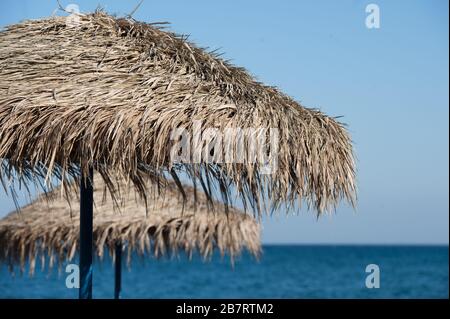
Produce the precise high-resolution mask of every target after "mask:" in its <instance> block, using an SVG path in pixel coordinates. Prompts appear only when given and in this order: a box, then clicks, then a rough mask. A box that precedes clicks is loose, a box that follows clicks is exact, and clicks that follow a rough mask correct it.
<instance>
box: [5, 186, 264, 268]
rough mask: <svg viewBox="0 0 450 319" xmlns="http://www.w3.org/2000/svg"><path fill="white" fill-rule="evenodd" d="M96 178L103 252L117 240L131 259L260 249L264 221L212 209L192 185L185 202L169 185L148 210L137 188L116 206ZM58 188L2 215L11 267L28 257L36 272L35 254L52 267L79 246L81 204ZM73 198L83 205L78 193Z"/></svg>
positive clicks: (96, 232)
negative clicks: (63, 194) (212, 210)
mask: <svg viewBox="0 0 450 319" xmlns="http://www.w3.org/2000/svg"><path fill="white" fill-rule="evenodd" d="M94 183H95V184H94V200H95V203H96V206H95V208H94V229H93V237H94V245H95V252H96V255H97V256H98V257H100V258H102V257H103V256H104V253H105V252H104V250H105V249H106V250H107V251H108V252H109V254H110V256H111V257H113V258H114V257H115V249H114V248H115V244H116V242H120V243H122V244H123V245H124V248H125V250H126V251H127V253H128V258H127V259H128V262H130V260H131V254H132V253H133V252H137V253H138V254H140V255H143V254H145V253H148V254H153V255H154V256H156V257H159V256H163V255H168V254H171V255H177V254H178V253H179V251H184V252H186V254H187V255H188V256H191V255H192V254H193V253H194V252H195V251H197V252H199V253H200V254H201V256H203V258H205V259H207V258H208V257H210V256H211V254H212V252H213V250H214V249H218V251H219V252H220V254H221V255H222V256H224V255H225V254H228V255H229V256H230V257H231V260H232V261H233V259H234V258H235V257H236V256H237V255H239V254H240V253H241V251H242V250H243V249H247V250H248V251H249V252H250V253H251V254H253V255H254V256H256V257H257V256H258V255H259V253H260V249H261V247H260V226H259V224H258V223H257V222H256V221H255V220H254V219H253V218H252V217H250V216H248V215H247V214H244V213H243V212H240V211H238V210H236V209H234V208H230V210H229V213H228V214H223V213H214V212H209V211H208V210H209V208H208V206H207V205H206V202H207V199H206V196H205V195H204V194H202V193H200V192H199V193H198V194H197V202H196V203H194V199H193V189H192V188H191V187H188V186H184V190H185V191H186V196H187V200H186V201H185V202H184V201H183V199H182V198H181V196H180V194H179V192H178V191H177V190H176V186H175V185H174V184H170V185H167V186H166V192H165V195H164V196H163V197H159V198H156V199H155V200H154V201H153V202H152V203H151V204H149V211H150V213H149V214H148V215H146V210H145V204H144V203H143V202H142V200H139V198H138V196H137V194H136V192H135V191H134V190H130V191H129V192H127V193H126V195H125V194H124V196H123V198H125V200H124V201H123V202H121V203H119V204H118V205H119V207H120V210H121V212H114V207H115V205H114V204H113V202H112V200H111V197H110V194H107V196H106V197H105V196H104V194H103V192H102V190H103V188H104V185H103V182H102V180H101V179H100V178H96V179H95V181H94ZM122 186H123V185H122ZM147 187H150V188H151V186H148V185H147ZM57 192H58V190H55V191H54V192H52V193H50V194H48V195H47V197H45V198H44V197H43V196H41V197H40V198H38V199H37V200H36V201H35V202H33V203H31V204H30V205H28V206H26V207H23V208H22V209H21V211H20V212H13V213H11V214H9V215H8V216H7V217H5V218H4V219H2V220H0V262H1V263H5V264H8V265H9V266H10V269H11V270H12V269H13V267H14V265H16V264H19V265H20V269H21V270H22V271H23V270H24V268H25V265H26V261H27V260H28V261H29V271H30V273H31V274H33V273H34V271H35V267H36V260H39V259H41V262H42V263H43V265H42V267H44V266H45V261H46V260H47V261H48V263H49V265H48V266H49V267H50V268H52V267H53V266H54V264H55V263H56V264H58V265H61V263H62V262H64V261H70V260H72V259H73V258H74V256H75V254H76V252H77V251H78V240H79V213H78V212H77V209H75V211H71V209H70V206H68V205H67V201H66V200H64V199H62V198H60V197H59V196H58V193H57ZM49 198H50V199H51V200H50V201H49V200H48V199H49ZM69 203H71V204H72V206H73V207H74V208H75V207H78V206H77V199H76V198H72V199H70V200H69ZM215 204H216V206H218V207H220V204H219V203H215ZM71 215H72V217H71Z"/></svg>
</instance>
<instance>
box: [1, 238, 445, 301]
mask: <svg viewBox="0 0 450 319" xmlns="http://www.w3.org/2000/svg"><path fill="white" fill-rule="evenodd" d="M448 251H449V250H448V246H329V245H306V246H305V245H266V246H264V247H263V254H262V256H261V258H260V260H259V261H255V259H254V258H252V257H251V256H249V255H246V254H244V255H243V256H241V257H240V258H239V259H238V260H236V262H235V265H234V267H232V266H231V264H230V262H229V260H228V259H223V260H222V259H221V258H220V256H219V255H215V256H214V257H213V258H212V260H211V261H210V262H205V261H202V259H201V258H200V257H199V256H194V258H193V259H192V260H190V261H189V260H188V259H187V258H186V257H182V256H180V257H177V258H164V259H158V260H157V259H154V258H150V257H146V258H141V257H138V256H133V258H132V262H131V267H130V269H129V270H128V269H127V267H126V266H124V269H123V272H122V298H448V297H449V256H448ZM369 264H376V265H378V267H379V270H380V287H379V288H372V289H369V288H367V287H366V277H367V276H368V275H370V274H369V273H366V266H367V265H369ZM62 268H63V269H62V271H61V272H60V273H58V271H57V270H56V271H55V270H53V271H52V272H50V273H49V272H48V270H45V271H44V272H43V271H41V269H40V267H37V270H36V274H35V275H34V277H32V278H30V277H29V276H28V275H27V274H24V275H20V274H17V273H16V275H15V276H12V275H11V274H10V272H9V271H8V269H7V267H6V266H4V265H3V266H1V267H0V298H77V296H78V291H77V289H69V288H67V287H66V276H67V274H66V273H65V272H64V267H62ZM93 281H94V287H93V296H94V298H111V297H112V296H113V290H114V268H113V265H112V262H111V260H110V259H109V258H106V259H105V260H103V261H102V262H100V261H96V262H95V265H94V276H93Z"/></svg>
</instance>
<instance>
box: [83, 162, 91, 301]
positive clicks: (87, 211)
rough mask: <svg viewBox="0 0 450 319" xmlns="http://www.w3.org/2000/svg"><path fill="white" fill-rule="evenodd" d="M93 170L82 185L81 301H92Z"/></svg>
mask: <svg viewBox="0 0 450 319" xmlns="http://www.w3.org/2000/svg"><path fill="white" fill-rule="evenodd" d="M92 178H93V170H92V168H89V176H87V177H86V178H81V183H80V290H79V298H80V299H92V218H93V216H92V212H93V203H94V194H93V193H94V190H93V187H92Z"/></svg>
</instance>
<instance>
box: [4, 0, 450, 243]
mask: <svg viewBox="0 0 450 319" xmlns="http://www.w3.org/2000/svg"><path fill="white" fill-rule="evenodd" d="M61 2H62V4H63V5H64V6H66V5H68V4H69V3H76V4H78V5H79V7H80V9H81V11H82V12H89V11H93V10H94V9H95V8H96V7H97V5H101V6H102V7H103V8H105V9H106V10H107V11H108V12H109V13H113V14H117V15H124V14H126V13H129V12H130V11H132V9H133V7H134V6H135V4H137V3H138V1H137V0H136V1H129V2H127V3H125V2H123V1H120V2H119V1H106V0H99V1H98V2H97V1H63V0H62V1H61ZM369 3H376V4H378V5H379V7H380V12H381V27H380V29H367V28H366V27H365V18H366V15H367V14H366V13H365V7H366V5H367V4H369ZM56 8H57V3H56V0H51V1H17V0H16V1H1V2H0V26H5V25H7V24H11V23H16V22H19V21H22V20H24V19H30V18H41V17H46V16H49V15H51V14H52V13H53V11H54V10H55V9H56ZM134 17H135V18H136V19H138V20H143V21H147V22H152V21H169V22H171V23H172V25H171V29H172V30H173V31H176V32H178V33H184V34H190V35H191V37H190V39H191V40H192V41H194V42H196V43H197V44H199V45H200V46H205V47H206V46H207V47H210V48H220V49H221V51H222V52H224V53H225V58H227V59H231V60H232V62H233V63H235V64H237V65H240V66H244V67H246V68H247V69H248V70H249V71H250V72H251V73H252V74H253V75H255V76H256V77H257V78H258V79H259V80H261V81H263V82H265V83H266V84H270V85H275V86H278V87H279V88H280V89H281V90H283V91H284V92H286V93H287V94H289V95H291V96H292V97H294V98H295V99H297V100H298V101H300V102H301V103H302V104H304V105H306V106H310V107H317V108H320V109H321V110H323V111H324V112H325V113H327V114H329V115H333V116H337V115H344V118H343V120H344V121H345V122H346V123H347V124H348V125H349V128H350V132H351V134H352V136H353V139H354V142H355V148H356V154H357V157H358V162H357V164H358V186H359V202H358V207H357V210H356V211H353V210H352V209H350V208H349V207H346V206H343V207H340V208H339V209H338V211H337V214H334V215H332V216H325V217H322V218H320V219H319V220H316V218H315V216H314V214H313V213H311V212H307V211H305V212H302V214H301V215H300V216H290V217H288V218H286V216H284V215H280V217H279V218H278V219H277V218H271V219H269V220H266V221H265V223H264V235H263V238H264V241H265V242H266V243H275V242H276V243H279V242H284V243H360V244H362V243H445V244H448V239H449V195H448V192H449V169H448V166H449V140H448V136H449V135H448V134H449V122H448V121H449V119H448V116H449V114H448V113H449V91H448V85H449V74H448V68H449V51H448V50H449V46H448V45H449V43H448V2H447V1H444V0H442V1H439V0H431V1H430V0H422V1H411V0H408V1H375V0H374V1H356V0H353V1H350V0H347V1H331V0H330V1H295V0H291V1H287V0H285V1H282V0H280V1H273V0H272V1H261V0H252V1H220V2H219V1H209V0H202V1H182V0H179V1H152V0H145V1H144V3H143V4H142V6H141V8H140V9H139V10H138V11H137V12H136V13H135V15H134ZM24 202H25V201H24V200H23V199H22V200H21V203H24ZM13 208H14V203H13V200H12V199H11V198H9V197H7V196H6V195H5V194H4V193H3V192H1V193H0V216H3V215H5V214H6V213H7V212H9V211H10V210H12V209H13Z"/></svg>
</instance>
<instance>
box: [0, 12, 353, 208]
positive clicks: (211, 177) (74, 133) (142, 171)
mask: <svg viewBox="0 0 450 319" xmlns="http://www.w3.org/2000/svg"><path fill="white" fill-rule="evenodd" d="M77 17H78V19H79V21H78V22H79V24H78V25H75V26H71V25H67V24H66V22H67V20H66V18H63V17H53V18H49V19H43V20H37V21H25V22H23V23H20V24H16V25H12V26H9V27H7V28H6V30H4V31H2V32H0V72H1V73H0V158H1V159H3V163H2V168H1V169H2V182H3V183H7V182H8V179H13V178H15V177H19V178H20V179H22V180H33V181H36V179H43V178H47V180H48V177H49V175H50V174H56V175H57V176H59V178H62V179H68V180H70V179H71V178H76V179H79V178H80V174H83V175H84V176H87V171H88V169H89V167H94V168H95V169H96V170H97V171H99V172H101V174H102V176H103V177H105V182H106V183H107V184H108V187H110V188H111V189H113V188H114V187H115V185H114V183H113V181H114V180H115V179H116V178H125V179H126V180H127V181H130V182H131V183H133V184H134V186H135V187H136V189H137V190H138V191H139V193H140V194H141V195H142V196H145V194H146V191H145V184H144V183H143V182H142V180H143V176H144V175H150V177H151V178H152V179H153V181H154V182H161V180H163V179H165V178H166V176H167V174H168V173H171V175H172V176H178V175H179V174H180V172H187V174H188V175H189V176H190V178H191V179H193V180H194V183H195V184H196V185H199V186H201V187H202V188H203V189H204V190H205V191H206V193H207V194H208V195H211V194H213V193H214V192H213V191H212V190H211V189H210V187H212V186H211V185H216V187H217V188H218V191H219V192H220V193H221V195H222V198H223V199H224V200H225V202H226V204H229V203H231V200H232V197H231V196H230V195H231V194H230V191H231V188H230V185H234V186H235V188H236V190H237V192H238V193H239V194H240V196H241V198H242V200H243V201H244V204H245V206H246V207H247V206H248V205H250V206H251V207H252V208H253V210H254V211H256V212H258V213H259V212H261V211H264V210H266V208H267V207H266V203H265V202H266V201H267V200H269V201H270V204H271V206H270V207H271V208H272V209H277V208H278V206H279V204H280V203H285V202H287V205H288V206H291V205H292V204H293V203H294V202H296V201H299V202H301V201H302V200H304V201H306V203H307V204H308V206H312V207H313V208H315V209H316V210H317V211H318V212H319V213H320V212H323V211H326V210H328V209H331V208H333V207H335V206H336V205H337V203H338V202H339V201H340V200H341V199H344V198H345V199H347V200H349V201H350V202H351V203H352V204H353V203H354V200H355V169H354V165H355V164H354V159H353V154H352V145H351V140H350V137H349V135H348V133H347V131H346V129H345V128H344V126H343V125H342V124H341V123H339V122H338V121H336V120H335V119H333V118H331V117H328V116H326V115H324V114H323V113H321V112H320V111H317V110H313V109H307V108H304V107H302V106H301V105H300V104H298V103H297V102H295V101H294V100H292V99H291V98H289V97H288V96H286V95H284V94H283V93H281V92H279V91H278V90H277V89H276V88H273V87H268V86H264V85H263V84H261V83H259V82H256V81H255V80H254V79H253V78H252V77H251V76H250V75H249V74H248V73H247V72H246V71H245V70H244V69H242V68H238V67H235V66H232V65H231V64H230V63H228V62H226V61H223V60H222V59H220V58H219V57H218V56H216V55H215V54H214V53H208V52H206V51H205V50H203V49H200V48H197V47H196V46H195V45H194V44H192V43H190V42H188V41H187V40H186V38H185V37H181V36H177V35H175V34H173V33H170V32H167V31H165V30H162V29H161V28H160V27H158V26H157V25H152V24H147V23H141V22H136V21H134V20H131V19H116V18H114V17H111V16H109V15H107V14H105V13H103V12H96V13H93V14H86V15H82V16H77ZM196 120H199V121H201V123H202V127H203V128H211V127H214V128H218V129H220V130H222V131H223V130H224V129H225V128H242V129H246V128H251V127H260V128H261V127H262V128H277V129H278V130H279V138H280V142H279V146H278V158H277V159H278V169H277V170H276V171H275V172H274V173H273V174H271V175H262V174H261V164H260V163H254V161H253V158H252V155H251V154H250V155H247V154H244V158H243V163H241V164H236V163H219V164H218V163H212V164H207V163H205V162H204V161H203V162H202V163H200V164H199V165H191V164H177V165H174V166H172V163H171V162H170V151H171V148H172V146H173V144H174V141H171V139H170V136H171V132H172V130H173V129H175V128H185V129H187V130H188V131H190V132H192V128H193V121H196ZM239 143H240V141H239V140H238V139H237V138H235V139H234V141H233V142H232V145H231V149H232V150H234V151H236V150H237V149H238V148H239V147H240V146H239ZM245 149H247V145H246V147H245ZM14 171H16V173H17V176H16V175H15V173H14ZM261 194H265V195H261Z"/></svg>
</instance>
